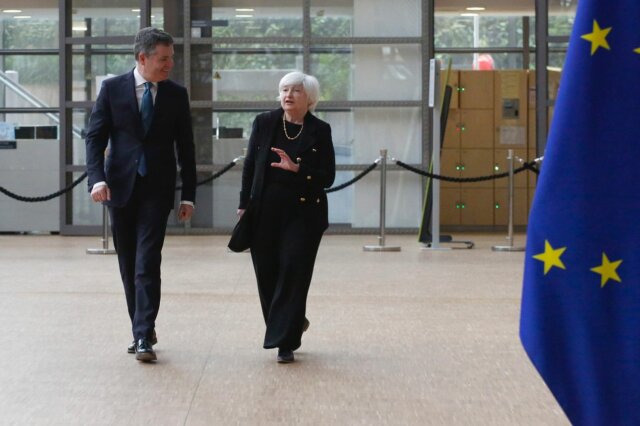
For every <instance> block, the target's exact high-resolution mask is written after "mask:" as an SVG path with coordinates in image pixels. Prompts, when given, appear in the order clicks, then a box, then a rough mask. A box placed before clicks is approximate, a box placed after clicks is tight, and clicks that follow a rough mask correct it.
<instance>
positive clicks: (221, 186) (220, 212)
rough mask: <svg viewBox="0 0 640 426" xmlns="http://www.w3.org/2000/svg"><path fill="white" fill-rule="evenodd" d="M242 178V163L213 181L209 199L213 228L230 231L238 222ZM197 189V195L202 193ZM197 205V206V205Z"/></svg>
mask: <svg viewBox="0 0 640 426" xmlns="http://www.w3.org/2000/svg"><path fill="white" fill-rule="evenodd" d="M241 176H242V162H240V163H238V164H237V165H236V166H235V167H234V168H233V169H231V170H229V171H228V172H227V173H225V174H224V175H222V176H220V177H219V178H218V179H216V180H214V181H213V185H212V189H211V193H212V194H213V196H212V197H211V199H212V203H213V207H212V211H213V227H214V228H218V229H232V228H233V226H234V225H235V224H236V222H237V221H238V216H237V215H236V211H237V209H238V202H239V201H240V179H241ZM202 192H203V191H200V188H198V193H202ZM198 205H199V204H198Z"/></svg>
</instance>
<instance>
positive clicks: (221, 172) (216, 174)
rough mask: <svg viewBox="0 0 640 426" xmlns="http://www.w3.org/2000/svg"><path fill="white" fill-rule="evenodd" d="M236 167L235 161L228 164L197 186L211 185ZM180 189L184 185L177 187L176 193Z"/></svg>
mask: <svg viewBox="0 0 640 426" xmlns="http://www.w3.org/2000/svg"><path fill="white" fill-rule="evenodd" d="M235 165H236V162H235V161H232V162H230V163H229V164H227V165H226V166H224V167H223V168H221V169H220V170H218V171H217V172H215V173H214V174H213V175H211V176H209V177H208V178H206V179H203V180H201V181H200V182H198V183H196V186H200V185H204V184H205V183H209V182H211V181H212V180H214V179H218V178H219V177H220V176H222V175H223V174H225V173H227V172H228V171H229V170H231V169H232V168H233V166H235ZM179 189H182V185H179V186H176V191H177V190H179Z"/></svg>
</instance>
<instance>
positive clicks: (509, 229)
mask: <svg viewBox="0 0 640 426" xmlns="http://www.w3.org/2000/svg"><path fill="white" fill-rule="evenodd" d="M513 160H514V156H513V149H510V150H508V151H507V163H508V165H509V186H508V191H509V218H508V219H509V220H508V224H507V233H508V235H507V243H508V244H507V245H506V246H493V247H491V250H493V251H524V247H514V246H513V186H514V185H513V178H514V174H513Z"/></svg>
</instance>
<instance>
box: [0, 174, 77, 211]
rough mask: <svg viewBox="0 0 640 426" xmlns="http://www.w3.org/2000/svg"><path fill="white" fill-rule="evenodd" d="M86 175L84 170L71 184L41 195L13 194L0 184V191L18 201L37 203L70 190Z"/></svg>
mask: <svg viewBox="0 0 640 426" xmlns="http://www.w3.org/2000/svg"><path fill="white" fill-rule="evenodd" d="M86 177H87V172H84V173H83V174H82V175H81V176H80V177H79V178H78V179H76V180H75V181H73V183H72V184H71V185H69V186H67V187H66V188H63V189H61V190H60V191H57V192H54V193H53V194H49V195H45V196H43V197H23V196H22V195H18V194H15V193H13V192H11V191H9V190H8V189H5V188H3V187H2V186H0V192H2V193H3V194H5V195H7V196H9V197H11V198H13V199H15V200H18V201H24V202H26V203H38V202H41V201H49V200H53V199H54V198H56V197H59V196H61V195H62V194H64V193H65V192H69V191H71V190H72V189H73V188H75V187H76V186H78V184H79V183H80V182H82V181H83V180H84V178H86Z"/></svg>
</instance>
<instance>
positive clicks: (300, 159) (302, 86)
mask: <svg viewBox="0 0 640 426" xmlns="http://www.w3.org/2000/svg"><path fill="white" fill-rule="evenodd" d="M278 89H279V93H280V95H279V100H280V106H281V107H280V108H278V109H276V110H274V111H269V112H265V113H262V114H259V115H258V116H257V117H256V118H255V120H254V122H253V129H252V131H251V137H250V139H249V149H248V152H247V157H246V158H245V162H244V169H243V173H242V190H241V192H240V205H239V208H238V215H240V216H241V215H242V214H244V211H245V209H246V208H247V206H248V205H249V204H250V203H251V210H252V218H251V222H252V223H253V236H252V240H251V247H250V249H251V259H252V261H253V267H254V270H255V274H256V279H257V281H258V292H259V295H260V304H261V306H262V314H263V316H264V320H265V323H266V333H265V338H264V348H265V349H270V348H278V358H277V360H278V362H280V363H288V362H293V361H294V356H293V351H294V350H296V349H298V348H299V347H300V345H301V338H302V333H303V332H304V331H305V330H306V329H307V327H308V326H309V321H308V320H307V318H306V316H305V310H306V303H307V294H308V292H309V286H310V284H311V276H312V274H313V267H314V264H315V259H316V254H317V252H318V246H319V245H320V240H321V238H322V234H323V233H324V231H325V230H326V229H327V227H328V210H327V196H326V194H325V191H324V189H325V188H329V187H330V186H331V185H332V184H333V180H334V177H335V154H334V150H333V142H332V140H331V127H330V126H329V124H328V123H326V122H324V121H322V120H320V119H319V118H317V117H315V116H314V115H313V114H312V113H311V112H312V111H313V110H314V108H315V106H316V104H317V103H318V98H319V89H320V87H319V84H318V80H317V79H316V78H315V77H313V76H310V75H306V74H304V73H301V72H291V73H289V74H287V75H285V76H284V77H283V78H282V79H281V80H280V84H279V87H278Z"/></svg>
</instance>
